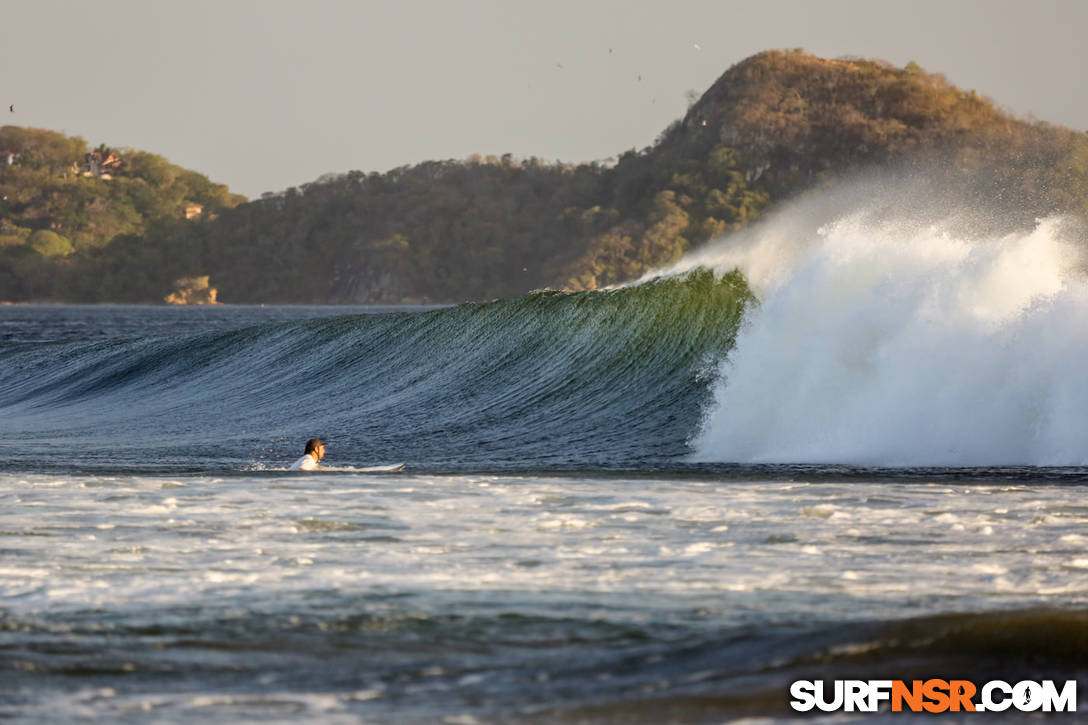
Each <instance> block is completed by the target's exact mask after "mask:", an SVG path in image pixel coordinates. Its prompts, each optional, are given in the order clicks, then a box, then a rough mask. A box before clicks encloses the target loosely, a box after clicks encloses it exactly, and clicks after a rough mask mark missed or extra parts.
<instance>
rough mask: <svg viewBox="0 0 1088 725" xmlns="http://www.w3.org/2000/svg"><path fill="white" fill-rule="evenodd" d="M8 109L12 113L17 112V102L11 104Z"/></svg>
mask: <svg viewBox="0 0 1088 725" xmlns="http://www.w3.org/2000/svg"><path fill="white" fill-rule="evenodd" d="M8 111H10V112H11V113H15V104H14V103H13V104H11V105H10V106H8Z"/></svg>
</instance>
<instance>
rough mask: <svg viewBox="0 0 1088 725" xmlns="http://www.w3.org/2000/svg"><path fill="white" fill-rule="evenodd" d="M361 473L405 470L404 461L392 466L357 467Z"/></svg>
mask: <svg viewBox="0 0 1088 725" xmlns="http://www.w3.org/2000/svg"><path fill="white" fill-rule="evenodd" d="M355 470H356V471H358V472H359V473H399V472H400V471H403V470H404V464H403V463H397V464H394V465H392V466H367V467H366V468H356V469H355Z"/></svg>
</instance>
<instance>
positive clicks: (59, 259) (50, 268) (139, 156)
mask: <svg viewBox="0 0 1088 725" xmlns="http://www.w3.org/2000/svg"><path fill="white" fill-rule="evenodd" d="M244 201H245V198H244V197H241V196H238V195H236V194H231V193H230V191H229V190H228V189H227V187H226V186H223V185H222V184H215V183H212V182H211V181H209V180H208V178H207V177H205V176H203V175H202V174H199V173H197V172H195V171H189V170H187V169H183V168H181V167H178V166H175V165H173V164H171V163H170V162H168V161H167V160H166V159H164V158H162V157H161V156H156V155H155V154H151V153H147V152H145V151H136V150H133V149H111V148H107V147H106V146H104V145H102V146H99V147H98V148H96V149H94V150H91V149H90V148H89V147H88V145H87V142H86V141H84V140H83V139H82V138H79V137H78V136H76V137H69V136H65V135H64V134H60V133H57V132H55V131H48V130H43V129H35V128H21V127H18V126H3V127H0V300H13V299H27V298H29V299H41V298H47V299H71V298H72V295H73V292H74V290H73V289H72V286H73V285H76V286H79V284H78V283H80V282H82V283H84V284H87V285H88V286H93V285H95V284H97V282H96V281H92V280H77V279H75V278H74V277H72V276H71V275H68V274H65V272H67V271H68V270H71V269H75V268H77V267H78V268H80V269H82V268H83V267H84V264H83V262H84V260H86V259H88V258H90V257H91V256H93V254H94V253H95V251H96V250H100V249H102V248H104V247H106V246H107V245H109V244H110V242H112V241H113V240H115V239H117V238H118V237H120V236H122V235H142V234H146V233H147V232H148V231H149V230H150V229H151V228H152V227H153V226H156V227H157V226H161V225H164V224H168V223H170V222H180V221H181V220H184V219H186V218H189V219H196V218H209V219H210V218H214V217H215V216H217V215H218V214H220V213H222V212H223V211H225V210H227V209H230V208H231V207H234V206H237V205H238V204H240V203H242V202H244Z"/></svg>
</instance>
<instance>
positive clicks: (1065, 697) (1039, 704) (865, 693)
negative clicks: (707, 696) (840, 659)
mask: <svg viewBox="0 0 1088 725" xmlns="http://www.w3.org/2000/svg"><path fill="white" fill-rule="evenodd" d="M825 684H827V685H830V686H829V687H825ZM790 697H792V698H793V699H792V700H790V706H791V707H792V708H793V709H794V710H797V711H798V712H808V711H810V710H812V709H813V708H816V709H819V710H823V711H824V712H835V711H840V710H841V711H845V712H878V711H879V710H880V709H881V708H882V706H883V705H884V703H890V705H891V711H892V712H933V713H937V712H1004V711H1005V710H1008V709H1010V708H1012V709H1014V710H1019V711H1021V712H1076V711H1077V681H1076V680H1066V681H1065V682H1064V683H1061V684H1060V685H1059V684H1058V683H1056V682H1055V681H1054V680H1041V681H1034V680H1023V681H1021V682H1017V683H1015V684H1012V683H1008V682H1005V681H1003V680H990V681H989V682H986V683H984V684H982V685H981V686H978V685H976V684H975V683H974V682H971V681H970V680H938V679H930V680H911V681H910V682H909V683H908V682H906V681H904V680H834V681H833V683H825V682H824V681H823V680H797V681H796V682H794V683H793V684H792V685H790Z"/></svg>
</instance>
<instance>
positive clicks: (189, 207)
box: [185, 201, 204, 219]
mask: <svg viewBox="0 0 1088 725" xmlns="http://www.w3.org/2000/svg"><path fill="white" fill-rule="evenodd" d="M203 213H204V205H203V204H197V203H196V202H195V201H192V202H189V203H188V204H186V205H185V218H186V219H196V218H197V217H199V216H201V215H202V214H203Z"/></svg>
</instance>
